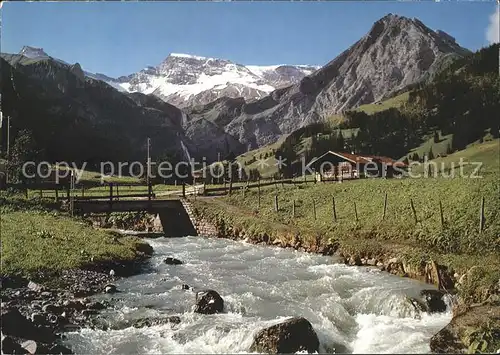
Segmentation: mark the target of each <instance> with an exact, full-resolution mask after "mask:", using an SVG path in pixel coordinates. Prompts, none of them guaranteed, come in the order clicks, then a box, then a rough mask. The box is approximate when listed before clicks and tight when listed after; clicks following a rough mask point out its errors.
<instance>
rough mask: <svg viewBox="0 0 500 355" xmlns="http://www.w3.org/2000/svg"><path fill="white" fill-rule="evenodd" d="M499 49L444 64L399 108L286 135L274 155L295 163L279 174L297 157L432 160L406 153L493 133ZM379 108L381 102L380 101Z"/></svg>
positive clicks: (450, 147)
mask: <svg viewBox="0 0 500 355" xmlns="http://www.w3.org/2000/svg"><path fill="white" fill-rule="evenodd" d="M498 52H499V45H498V44H497V45H492V46H490V47H487V48H484V49H482V50H480V51H478V52H476V53H473V54H471V55H469V56H467V57H465V58H462V59H459V60H457V61H455V62H454V63H452V64H451V65H449V66H448V67H447V68H446V69H444V70H443V71H442V72H441V73H439V74H438V75H437V76H436V77H435V80H434V81H432V82H430V83H427V84H420V85H416V86H414V87H413V88H412V89H411V90H410V92H409V94H408V95H407V97H408V100H407V102H406V103H404V104H403V105H401V106H400V107H391V108H388V109H385V110H382V111H377V110H373V113H367V112H366V111H367V110H350V111H346V112H345V113H344V115H343V117H342V118H341V119H340V120H338V121H340V123H339V122H325V123H315V124H312V125H310V126H307V127H304V128H301V129H299V130H297V131H295V132H293V133H292V134H290V135H289V136H288V137H287V139H285V140H284V142H283V143H282V144H281V146H280V147H279V148H278V149H276V153H275V156H276V157H279V156H282V157H285V158H286V159H287V161H289V162H291V161H295V162H296V163H295V164H294V166H287V167H283V170H282V171H281V172H282V173H283V174H284V175H288V176H290V175H293V174H294V173H296V172H297V171H298V169H300V164H299V163H298V159H299V158H300V157H301V156H306V159H307V158H309V157H314V156H318V155H320V154H323V153H324V152H325V151H326V150H341V151H349V152H355V153H357V154H369V155H383V156H389V157H392V158H395V159H399V158H405V157H406V158H407V159H416V160H421V159H423V155H428V156H429V157H430V158H433V157H434V156H435V155H436V154H435V153H432V147H431V148H430V151H423V152H422V151H421V150H420V155H419V154H418V153H415V152H412V150H413V149H415V148H418V147H420V146H421V145H422V144H423V143H425V142H427V140H429V139H430V140H434V141H435V143H438V142H439V141H440V140H442V139H443V138H442V137H445V136H446V137H447V140H448V144H447V146H446V151H445V152H444V154H450V153H452V152H454V151H457V150H460V149H464V148H465V146H466V145H467V144H469V143H472V142H475V141H478V140H479V141H481V140H483V139H485V138H486V139H488V138H496V137H498V135H499V120H498V113H499V112H500V80H499V73H498V71H499V69H498ZM382 104H383V103H382Z"/></svg>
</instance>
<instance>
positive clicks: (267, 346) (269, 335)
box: [250, 317, 319, 354]
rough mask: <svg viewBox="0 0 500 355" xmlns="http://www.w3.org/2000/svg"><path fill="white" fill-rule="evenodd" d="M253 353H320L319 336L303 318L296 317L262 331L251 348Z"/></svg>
mask: <svg viewBox="0 0 500 355" xmlns="http://www.w3.org/2000/svg"><path fill="white" fill-rule="evenodd" d="M250 351H251V352H258V353H268V354H283V353H286V354H291V353H296V352H297V351H307V352H308V353H314V352H318V351H319V339H318V335H317V334H316V332H315V331H314V329H313V327H312V325H311V323H309V321H308V320H307V319H305V318H303V317H294V318H291V319H288V320H286V321H284V322H282V323H279V324H276V325H273V326H271V327H268V328H265V329H262V330H260V331H259V332H258V333H257V335H256V336H255V339H254V342H253V344H252V346H251V347H250Z"/></svg>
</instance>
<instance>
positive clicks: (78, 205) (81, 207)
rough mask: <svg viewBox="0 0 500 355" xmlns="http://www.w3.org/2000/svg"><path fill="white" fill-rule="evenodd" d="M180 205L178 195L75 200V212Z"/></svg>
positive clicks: (122, 210)
mask: <svg viewBox="0 0 500 355" xmlns="http://www.w3.org/2000/svg"><path fill="white" fill-rule="evenodd" d="M180 206H182V203H181V201H180V198H179V197H176V198H171V199H165V200H153V199H150V200H145V199H144V200H138V199H136V200H111V201H110V200H81V199H78V200H75V201H73V208H74V211H75V213H103V212H133V211H146V212H151V213H156V212H158V211H160V210H164V209H176V208H179V207H180Z"/></svg>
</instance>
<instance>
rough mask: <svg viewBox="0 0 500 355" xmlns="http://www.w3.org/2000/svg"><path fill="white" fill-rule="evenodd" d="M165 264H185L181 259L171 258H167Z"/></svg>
mask: <svg viewBox="0 0 500 355" xmlns="http://www.w3.org/2000/svg"><path fill="white" fill-rule="evenodd" d="M163 262H164V263H165V264H167V265H181V264H183V262H182V261H180V260H179V259H176V258H172V257H170V256H169V257H168V258H166V259H165V260H163Z"/></svg>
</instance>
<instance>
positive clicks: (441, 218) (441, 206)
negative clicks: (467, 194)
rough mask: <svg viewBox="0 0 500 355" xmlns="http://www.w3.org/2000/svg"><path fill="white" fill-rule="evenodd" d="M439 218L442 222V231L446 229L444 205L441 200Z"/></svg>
mask: <svg viewBox="0 0 500 355" xmlns="http://www.w3.org/2000/svg"><path fill="white" fill-rule="evenodd" d="M439 217H440V221H441V229H444V216H443V204H442V203H441V200H439Z"/></svg>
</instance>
